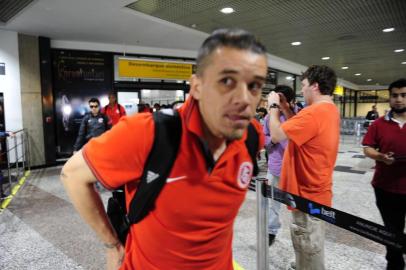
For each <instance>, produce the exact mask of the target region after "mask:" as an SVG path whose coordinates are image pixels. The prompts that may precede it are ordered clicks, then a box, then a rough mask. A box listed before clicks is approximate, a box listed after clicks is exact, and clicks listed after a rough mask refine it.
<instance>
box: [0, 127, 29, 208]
mask: <svg viewBox="0 0 406 270" xmlns="http://www.w3.org/2000/svg"><path fill="white" fill-rule="evenodd" d="M11 133H12V136H8V137H4V138H1V141H0V145H5V148H3V147H2V148H1V149H0V160H1V163H0V166H1V167H0V170H1V171H0V211H2V210H3V209H4V208H6V207H7V205H8V204H9V203H10V201H11V199H12V197H13V196H14V195H15V194H16V193H17V191H18V189H19V188H20V187H21V185H22V184H23V183H24V181H25V179H26V177H28V175H29V171H30V167H31V164H30V158H29V157H30V151H29V149H30V147H29V140H28V133H27V131H26V130H25V129H21V130H17V131H13V132H11ZM3 172H7V174H6V175H5V174H3ZM6 179H7V180H6Z"/></svg>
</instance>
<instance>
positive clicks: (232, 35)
mask: <svg viewBox="0 0 406 270" xmlns="http://www.w3.org/2000/svg"><path fill="white" fill-rule="evenodd" d="M219 47H229V48H234V49H239V50H248V51H251V52H254V53H256V54H263V55H266V48H265V46H264V45H263V44H262V43H261V42H260V41H259V40H258V39H257V38H256V37H255V36H254V35H253V34H251V33H249V32H247V31H245V30H242V29H219V30H216V31H214V32H213V33H212V34H211V35H210V36H209V37H208V38H207V39H206V40H205V41H204V42H203V44H202V46H201V47H200V49H199V52H198V53H197V60H196V73H197V74H198V75H202V74H203V71H204V69H205V68H206V66H207V64H208V62H209V61H208V60H209V58H210V56H211V54H212V52H213V51H214V50H215V49H217V48H219Z"/></svg>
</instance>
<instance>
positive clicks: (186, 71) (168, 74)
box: [118, 59, 193, 80]
mask: <svg viewBox="0 0 406 270" xmlns="http://www.w3.org/2000/svg"><path fill="white" fill-rule="evenodd" d="M192 67H193V64H190V63H177V62H160V61H146V60H135V59H134V60H133V59H118V76H119V77H121V78H123V77H126V78H144V79H162V80H164V79H173V80H188V79H189V78H190V76H191V75H192Z"/></svg>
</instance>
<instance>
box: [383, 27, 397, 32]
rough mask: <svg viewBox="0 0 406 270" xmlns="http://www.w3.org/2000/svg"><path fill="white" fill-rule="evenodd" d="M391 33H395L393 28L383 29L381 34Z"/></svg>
mask: <svg viewBox="0 0 406 270" xmlns="http://www.w3.org/2000/svg"><path fill="white" fill-rule="evenodd" d="M393 31H395V28H393V27H390V28H385V29H383V30H382V32H385V33H390V32H393Z"/></svg>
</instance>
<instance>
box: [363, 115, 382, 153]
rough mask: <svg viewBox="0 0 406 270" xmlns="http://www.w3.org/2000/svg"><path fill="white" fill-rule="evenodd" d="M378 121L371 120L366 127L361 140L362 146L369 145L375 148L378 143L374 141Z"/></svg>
mask: <svg viewBox="0 0 406 270" xmlns="http://www.w3.org/2000/svg"><path fill="white" fill-rule="evenodd" d="M377 122H378V121H374V122H372V124H371V125H370V126H369V127H368V131H367V133H366V134H365V136H364V139H363V140H362V145H363V146H370V147H373V148H377V146H378V143H377V141H376V132H377V127H376V123H377Z"/></svg>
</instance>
